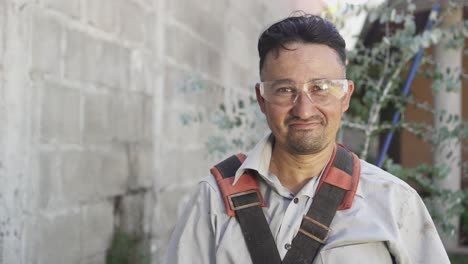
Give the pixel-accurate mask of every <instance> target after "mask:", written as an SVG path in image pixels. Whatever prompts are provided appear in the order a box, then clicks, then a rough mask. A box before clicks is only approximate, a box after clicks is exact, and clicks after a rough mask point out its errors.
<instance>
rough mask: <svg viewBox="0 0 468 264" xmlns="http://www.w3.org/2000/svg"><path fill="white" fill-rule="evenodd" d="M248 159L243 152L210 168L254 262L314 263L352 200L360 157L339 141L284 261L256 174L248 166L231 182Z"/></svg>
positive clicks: (356, 184) (357, 179) (228, 211)
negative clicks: (334, 223) (338, 214)
mask: <svg viewBox="0 0 468 264" xmlns="http://www.w3.org/2000/svg"><path fill="white" fill-rule="evenodd" d="M244 160H245V155H242V154H239V155H237V156H236V155H233V156H231V157H230V158H228V159H226V160H224V161H222V162H220V163H219V164H217V165H216V166H214V167H213V168H212V169H211V173H212V174H213V175H214V177H215V178H216V182H217V183H218V186H219V188H220V190H221V193H222V196H223V200H224V204H225V207H226V211H227V213H228V214H229V215H230V216H234V215H235V216H236V218H237V219H238V221H239V224H240V226H241V229H242V233H243V235H244V239H245V241H246V244H247V247H248V249H249V252H250V256H251V258H252V261H253V263H255V264H257V263H273V264H276V263H304V264H305V263H312V261H313V260H314V258H315V256H316V255H317V253H318V251H319V250H320V248H321V246H322V245H323V244H324V243H325V241H326V239H327V237H328V233H329V231H330V229H329V226H330V224H331V221H332V220H333V217H334V216H335V214H336V211H337V210H343V209H348V208H350V207H351V205H352V202H353V199H354V195H355V193H356V189H357V186H358V183H359V176H360V162H359V159H358V157H357V156H356V155H355V154H354V153H352V152H350V151H349V150H347V149H346V148H345V147H343V146H342V145H339V144H337V145H336V147H335V149H334V152H333V154H332V157H331V158H330V162H329V163H328V164H327V166H326V168H325V169H324V172H323V174H322V177H321V179H320V182H319V185H318V187H317V191H316V194H315V196H314V201H313V202H312V204H311V206H310V208H309V211H308V212H307V214H306V215H304V218H303V220H302V223H301V226H300V229H299V232H298V233H297V235H296V236H295V237H294V239H293V242H292V246H291V249H290V250H289V251H288V253H287V254H286V256H285V258H284V260H283V262H281V258H280V256H279V253H278V250H277V248H276V244H275V242H274V239H273V235H272V234H271V231H270V228H269V225H268V223H267V221H266V219H265V215H264V214H263V211H262V209H261V206H265V202H264V200H263V197H262V195H261V192H260V190H259V188H258V183H257V180H256V175H254V174H253V172H249V171H247V172H246V173H244V174H243V175H242V176H241V177H240V178H239V180H238V181H237V182H236V184H235V185H232V183H233V181H234V175H235V173H236V171H237V170H238V169H239V167H240V165H241V164H242V162H243V161H244Z"/></svg>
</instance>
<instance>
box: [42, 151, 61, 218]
mask: <svg viewBox="0 0 468 264" xmlns="http://www.w3.org/2000/svg"><path fill="white" fill-rule="evenodd" d="M57 169H58V157H57V155H56V153H54V152H41V153H40V154H39V182H38V184H37V196H38V199H37V201H36V202H37V207H38V208H39V209H46V208H49V207H53V206H55V205H56V204H57V202H58V200H59V199H60V188H61V186H60V182H61V181H60V178H59V175H58V171H57Z"/></svg>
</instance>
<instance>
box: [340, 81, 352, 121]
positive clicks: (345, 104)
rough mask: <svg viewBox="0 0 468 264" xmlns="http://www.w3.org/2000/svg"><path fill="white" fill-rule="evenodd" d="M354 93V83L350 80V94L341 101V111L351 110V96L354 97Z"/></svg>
mask: <svg viewBox="0 0 468 264" xmlns="http://www.w3.org/2000/svg"><path fill="white" fill-rule="evenodd" d="M353 92H354V82H353V81H351V80H348V92H347V93H346V94H345V95H344V97H343V99H342V100H341V109H342V112H343V113H344V112H346V110H348V108H349V101H350V100H351V95H353Z"/></svg>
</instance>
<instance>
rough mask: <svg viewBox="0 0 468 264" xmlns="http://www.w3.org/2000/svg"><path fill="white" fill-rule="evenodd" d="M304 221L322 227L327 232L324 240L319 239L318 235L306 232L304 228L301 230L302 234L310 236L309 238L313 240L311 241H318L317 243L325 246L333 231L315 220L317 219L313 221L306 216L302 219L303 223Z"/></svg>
mask: <svg viewBox="0 0 468 264" xmlns="http://www.w3.org/2000/svg"><path fill="white" fill-rule="evenodd" d="M304 220H307V221H308V222H310V223H312V224H315V225H316V226H318V227H321V228H322V229H324V230H325V232H326V234H325V236H324V238H319V237H317V236H316V235H314V234H312V233H310V232H309V231H307V230H304V229H303V228H300V229H299V232H301V233H302V234H304V235H306V236H308V237H309V238H311V239H313V240H315V241H317V242H319V243H321V244H324V243H325V240H327V238H328V235H329V234H330V231H331V229H330V228H329V227H328V226H326V225H324V224H322V223H320V222H319V221H317V220H315V219H313V218H311V217H308V216H307V215H304V218H303V219H302V221H304ZM301 226H302V225H301Z"/></svg>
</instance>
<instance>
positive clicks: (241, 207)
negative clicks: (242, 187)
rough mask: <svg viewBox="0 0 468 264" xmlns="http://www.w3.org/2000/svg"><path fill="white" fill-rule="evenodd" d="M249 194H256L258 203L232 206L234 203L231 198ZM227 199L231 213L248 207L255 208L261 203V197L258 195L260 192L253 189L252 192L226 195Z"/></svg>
mask: <svg viewBox="0 0 468 264" xmlns="http://www.w3.org/2000/svg"><path fill="white" fill-rule="evenodd" d="M251 193H256V194H257V197H258V201H256V202H252V203H248V204H243V205H239V206H235V205H234V202H233V201H232V198H236V197H239V196H242V195H247V194H251ZM227 198H228V201H229V205H230V206H231V210H233V211H237V210H240V209H244V208H248V207H252V206H256V205H259V206H261V205H262V201H263V198H262V195H261V194H260V191H259V190H258V189H253V190H249V191H245V192H239V193H234V194H231V195H228V197H227Z"/></svg>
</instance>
